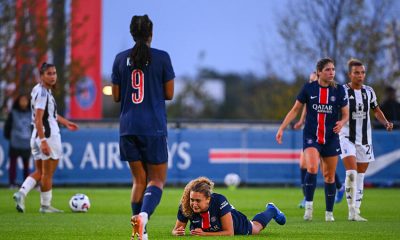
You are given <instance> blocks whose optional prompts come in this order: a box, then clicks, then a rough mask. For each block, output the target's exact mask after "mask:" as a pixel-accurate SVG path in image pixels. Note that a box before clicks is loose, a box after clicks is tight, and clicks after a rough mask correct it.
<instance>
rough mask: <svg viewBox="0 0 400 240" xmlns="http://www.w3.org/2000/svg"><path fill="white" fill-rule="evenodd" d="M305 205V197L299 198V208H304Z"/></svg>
mask: <svg viewBox="0 0 400 240" xmlns="http://www.w3.org/2000/svg"><path fill="white" fill-rule="evenodd" d="M305 206H306V198H303V200H301V202H300V203H299V208H305Z"/></svg>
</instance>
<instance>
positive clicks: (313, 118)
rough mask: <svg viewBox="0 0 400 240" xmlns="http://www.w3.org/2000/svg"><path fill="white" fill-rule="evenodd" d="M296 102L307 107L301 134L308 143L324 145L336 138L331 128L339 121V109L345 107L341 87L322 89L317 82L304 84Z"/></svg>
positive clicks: (345, 99) (344, 95)
mask: <svg viewBox="0 0 400 240" xmlns="http://www.w3.org/2000/svg"><path fill="white" fill-rule="evenodd" d="M297 100H298V101H299V102H301V103H303V104H306V105H307V116H306V121H305V126H304V130H303V133H304V137H306V138H309V139H308V141H315V142H317V143H318V144H325V143H326V142H327V141H328V140H329V139H333V138H338V134H336V133H334V132H333V128H334V127H335V124H336V122H337V121H338V120H339V113H341V108H342V107H344V106H346V105H347V97H346V93H345V91H344V89H343V86H341V85H337V86H336V87H332V86H329V87H322V86H320V85H319V84H318V81H314V82H311V83H306V84H305V85H304V87H303V89H302V90H301V92H300V93H299V95H298V96H297Z"/></svg>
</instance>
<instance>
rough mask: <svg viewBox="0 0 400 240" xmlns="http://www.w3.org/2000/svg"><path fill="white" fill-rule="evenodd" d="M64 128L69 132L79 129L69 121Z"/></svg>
mask: <svg viewBox="0 0 400 240" xmlns="http://www.w3.org/2000/svg"><path fill="white" fill-rule="evenodd" d="M65 126H66V127H67V128H68V130H70V131H76V130H78V129H79V126H78V124H76V123H73V122H70V121H68V122H67V124H66V125H65Z"/></svg>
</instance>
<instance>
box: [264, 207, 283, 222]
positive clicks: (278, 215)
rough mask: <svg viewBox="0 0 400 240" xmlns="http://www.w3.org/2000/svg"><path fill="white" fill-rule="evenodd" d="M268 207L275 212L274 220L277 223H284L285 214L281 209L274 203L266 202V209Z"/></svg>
mask: <svg viewBox="0 0 400 240" xmlns="http://www.w3.org/2000/svg"><path fill="white" fill-rule="evenodd" d="M268 209H271V210H273V211H275V212H276V214H275V216H274V220H275V222H276V223H278V224H279V225H285V223H286V216H285V214H284V213H283V212H282V211H281V210H279V208H278V207H277V206H275V204H273V203H268V204H267V210H268Z"/></svg>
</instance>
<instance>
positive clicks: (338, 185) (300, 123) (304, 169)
mask: <svg viewBox="0 0 400 240" xmlns="http://www.w3.org/2000/svg"><path fill="white" fill-rule="evenodd" d="M317 80H318V76H317V73H316V72H315V71H314V72H312V73H311V74H310V77H309V82H310V83H311V82H313V81H317ZM306 115H307V109H306V105H304V106H303V110H302V112H301V116H300V119H299V121H297V122H296V123H295V124H294V126H293V128H294V129H300V128H301V127H302V126H303V125H304V122H305V119H306ZM299 166H300V183H301V190H302V192H303V200H301V202H300V203H299V205H298V206H299V208H304V207H305V204H306V192H305V184H304V178H305V176H306V173H307V165H306V161H305V159H304V153H303V151H301V152H300V159H299ZM335 185H336V189H337V190H336V196H335V203H340V202H341V201H342V199H343V196H344V190H345V189H344V186H343V184H342V182H341V181H340V178H339V175H338V174H337V173H335Z"/></svg>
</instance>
